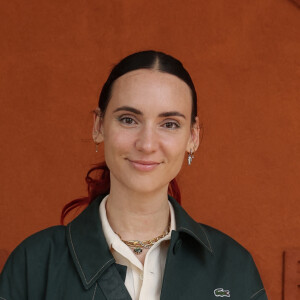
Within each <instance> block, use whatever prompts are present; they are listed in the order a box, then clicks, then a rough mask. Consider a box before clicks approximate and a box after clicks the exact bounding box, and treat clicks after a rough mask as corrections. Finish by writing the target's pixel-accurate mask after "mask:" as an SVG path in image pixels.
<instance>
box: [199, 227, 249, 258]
mask: <svg viewBox="0 0 300 300" xmlns="http://www.w3.org/2000/svg"><path fill="white" fill-rule="evenodd" d="M198 225H199V226H200V227H201V229H202V230H203V231H204V232H205V233H206V235H207V239H208V240H209V242H210V244H211V248H212V250H213V252H214V254H215V255H219V254H221V253H222V254H224V253H227V252H231V253H233V254H235V253H239V254H241V255H245V256H248V255H249V252H248V250H247V249H245V248H244V247H243V246H242V245H241V244H240V243H239V242H237V241H236V240H235V239H233V238H232V237H231V236H229V235H227V234H226V233H224V232H222V231H220V230H218V229H216V228H213V227H211V226H208V225H206V224H202V223H198Z"/></svg>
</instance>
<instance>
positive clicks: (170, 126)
mask: <svg viewBox="0 0 300 300" xmlns="http://www.w3.org/2000/svg"><path fill="white" fill-rule="evenodd" d="M163 126H164V127H165V128H167V129H177V128H179V127H180V125H179V123H178V122H175V121H168V122H165V123H164V124H163Z"/></svg>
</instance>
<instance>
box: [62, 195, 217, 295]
mask: <svg viewBox="0 0 300 300" xmlns="http://www.w3.org/2000/svg"><path fill="white" fill-rule="evenodd" d="M104 197H105V195H100V196H99V197H97V198H96V199H95V200H94V201H93V202H92V203H91V204H90V205H89V206H88V207H87V208H86V209H85V210H84V211H83V212H82V213H81V214H80V215H79V216H78V217H77V218H75V219H74V220H73V221H72V222H71V223H69V224H68V225H67V241H68V246H69V249H70V252H71V255H72V258H73V261H74V263H75V266H76V269H77V271H78V273H79V275H80V278H81V280H82V283H83V285H84V287H85V288H86V289H89V288H90V287H91V286H92V285H93V284H94V283H95V282H96V281H97V280H98V278H99V277H100V276H101V275H102V273H103V272H104V271H105V270H106V269H107V268H108V267H109V266H111V265H112V264H113V263H115V259H114V258H113V256H112V254H111V252H110V249H109V246H108V244H107V242H106V238H105V236H104V233H103V228H102V224H101V220H100V218H99V204H100V202H101V201H102V200H103V198H104ZM169 201H170V203H171V204H172V207H173V209H174V214H175V220H176V228H177V231H178V232H182V233H184V234H188V235H189V236H191V237H192V238H194V239H195V240H196V241H198V242H199V243H200V244H201V245H202V246H204V247H205V249H207V250H208V251H210V252H211V253H212V252H213V250H212V247H211V245H210V242H209V239H208V236H207V233H206V232H205V229H204V228H203V227H202V226H201V224H198V223H197V222H195V221H194V220H193V219H192V218H191V217H190V216H189V215H188V214H187V213H186V212H185V210H184V209H183V208H182V207H181V206H180V205H179V204H178V202H177V201H176V200H175V199H174V198H172V197H170V196H169Z"/></svg>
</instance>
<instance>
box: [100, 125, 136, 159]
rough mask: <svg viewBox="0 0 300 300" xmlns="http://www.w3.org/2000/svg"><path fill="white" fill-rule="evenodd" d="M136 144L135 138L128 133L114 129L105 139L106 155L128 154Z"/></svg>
mask: <svg viewBox="0 0 300 300" xmlns="http://www.w3.org/2000/svg"><path fill="white" fill-rule="evenodd" d="M133 143H134V137H133V135H132V134H130V133H128V132H126V131H125V132H124V131H122V130H120V129H112V130H110V131H108V132H107V134H106V135H105V138H104V147H105V149H107V151H106V152H107V153H106V154H108V155H109V154H110V153H122V152H125V153H126V152H127V151H129V150H130V148H131V147H132V144H133Z"/></svg>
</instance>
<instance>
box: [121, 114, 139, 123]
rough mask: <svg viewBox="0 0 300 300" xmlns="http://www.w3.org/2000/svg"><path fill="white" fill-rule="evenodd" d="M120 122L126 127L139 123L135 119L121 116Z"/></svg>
mask: <svg viewBox="0 0 300 300" xmlns="http://www.w3.org/2000/svg"><path fill="white" fill-rule="evenodd" d="M118 120H119V122H121V123H122V124H124V125H134V124H136V123H137V122H136V121H135V120H134V119H133V118H131V117H128V116H121V117H119V118H118Z"/></svg>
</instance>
